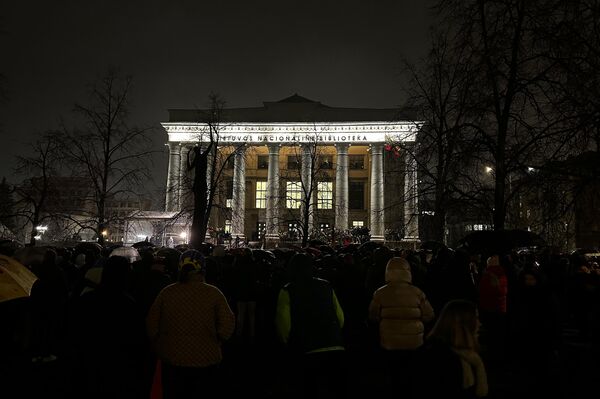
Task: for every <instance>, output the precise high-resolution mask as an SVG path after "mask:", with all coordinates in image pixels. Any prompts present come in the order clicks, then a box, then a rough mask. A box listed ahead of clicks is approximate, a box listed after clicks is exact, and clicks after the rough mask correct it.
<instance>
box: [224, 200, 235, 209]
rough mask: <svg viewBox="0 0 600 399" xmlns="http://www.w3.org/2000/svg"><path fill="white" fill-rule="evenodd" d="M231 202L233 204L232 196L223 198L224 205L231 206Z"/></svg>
mask: <svg viewBox="0 0 600 399" xmlns="http://www.w3.org/2000/svg"><path fill="white" fill-rule="evenodd" d="M231 204H233V199H232V198H227V199H226V200H225V207H227V208H231Z"/></svg>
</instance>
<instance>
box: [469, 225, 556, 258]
mask: <svg viewBox="0 0 600 399" xmlns="http://www.w3.org/2000/svg"><path fill="white" fill-rule="evenodd" d="M458 244H459V246H461V247H463V248H465V249H466V250H467V251H469V252H472V253H473V252H479V253H484V252H485V253H491V252H501V253H506V252H510V251H511V250H512V249H515V248H522V247H536V246H543V245H545V243H544V240H542V238H541V237H540V236H539V235H537V234H535V233H532V232H530V231H525V230H497V231H495V230H486V231H475V232H473V233H470V234H468V235H466V236H465V237H464V238H462V239H461V240H459V242H458Z"/></svg>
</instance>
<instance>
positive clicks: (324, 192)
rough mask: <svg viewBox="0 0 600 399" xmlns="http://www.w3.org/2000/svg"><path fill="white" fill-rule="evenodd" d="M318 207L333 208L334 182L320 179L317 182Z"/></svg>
mask: <svg viewBox="0 0 600 399" xmlns="http://www.w3.org/2000/svg"><path fill="white" fill-rule="evenodd" d="M317 208H318V209H331V208H333V183H332V182H330V181H320V182H319V183H318V184H317Z"/></svg>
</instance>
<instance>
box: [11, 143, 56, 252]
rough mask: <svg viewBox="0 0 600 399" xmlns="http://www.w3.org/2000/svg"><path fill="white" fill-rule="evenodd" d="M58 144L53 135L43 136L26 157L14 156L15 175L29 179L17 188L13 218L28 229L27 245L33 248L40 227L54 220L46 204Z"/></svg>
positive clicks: (50, 187)
mask: <svg viewBox="0 0 600 399" xmlns="http://www.w3.org/2000/svg"><path fill="white" fill-rule="evenodd" d="M61 154H62V151H61V145H60V142H59V140H58V139H57V137H56V135H54V134H51V133H46V134H44V135H43V136H42V137H40V138H38V139H37V140H36V141H35V142H34V143H32V144H31V154H30V155H29V156H19V157H17V168H16V172H17V173H18V174H21V175H25V176H28V177H29V178H28V179H26V180H25V181H24V183H23V184H22V185H21V186H19V187H17V189H16V195H17V199H16V202H15V205H14V211H15V216H16V218H17V219H18V220H22V221H24V223H23V227H26V226H29V227H30V229H31V230H30V235H29V237H30V238H29V244H30V245H32V246H34V245H35V243H36V236H38V235H39V231H38V230H39V229H41V228H42V227H41V225H42V224H43V223H44V222H45V221H46V220H48V219H50V218H52V217H54V215H53V214H52V213H51V212H49V210H50V209H51V206H50V204H49V203H48V201H49V198H50V196H51V194H52V191H53V190H55V189H56V187H54V186H53V179H54V178H55V177H56V176H57V175H58V170H59V167H60V161H61V156H62V155H61Z"/></svg>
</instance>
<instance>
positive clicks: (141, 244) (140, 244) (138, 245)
mask: <svg viewBox="0 0 600 399" xmlns="http://www.w3.org/2000/svg"><path fill="white" fill-rule="evenodd" d="M131 246H132V247H134V248H137V249H140V248H145V247H152V248H153V247H155V245H154V244H152V243H151V242H149V241H140V242H136V243H135V244H133V245H131Z"/></svg>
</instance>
